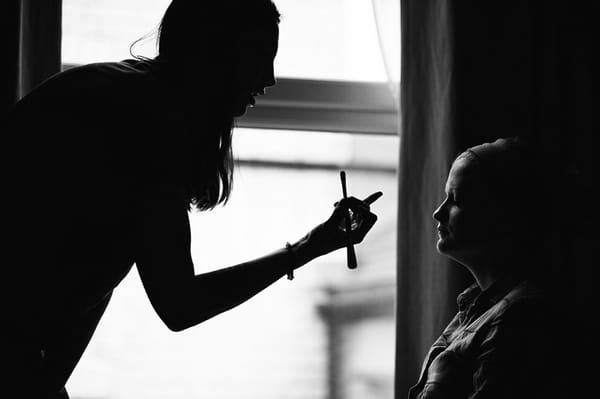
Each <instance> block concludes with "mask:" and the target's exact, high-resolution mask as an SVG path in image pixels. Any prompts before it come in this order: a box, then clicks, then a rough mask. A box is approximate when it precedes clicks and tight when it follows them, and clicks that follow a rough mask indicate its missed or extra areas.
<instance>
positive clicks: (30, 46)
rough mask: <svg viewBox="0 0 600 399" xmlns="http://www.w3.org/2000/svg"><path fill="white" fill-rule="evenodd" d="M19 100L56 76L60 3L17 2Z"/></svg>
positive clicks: (52, 0) (50, 0) (51, 0)
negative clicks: (18, 24)
mask: <svg viewBox="0 0 600 399" xmlns="http://www.w3.org/2000/svg"><path fill="white" fill-rule="evenodd" d="M20 19H21V21H22V23H21V32H20V34H21V41H20V43H21V46H20V63H19V66H20V72H21V74H20V81H19V85H20V89H19V97H22V96H24V95H25V94H27V93H28V92H29V91H31V89H33V88H34V87H35V86H37V85H38V84H40V83H41V82H43V81H44V80H45V79H47V78H48V77H50V76H52V75H54V74H55V73H58V72H60V64H61V32H62V29H61V26H62V0H21V18H20Z"/></svg>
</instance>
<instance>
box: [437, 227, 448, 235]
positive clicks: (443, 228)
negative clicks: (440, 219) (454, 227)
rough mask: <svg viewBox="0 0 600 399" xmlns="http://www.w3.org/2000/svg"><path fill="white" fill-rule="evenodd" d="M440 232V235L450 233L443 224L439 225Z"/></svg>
mask: <svg viewBox="0 0 600 399" xmlns="http://www.w3.org/2000/svg"><path fill="white" fill-rule="evenodd" d="M438 234H439V235H440V236H446V235H448V229H447V228H446V227H443V226H438Z"/></svg>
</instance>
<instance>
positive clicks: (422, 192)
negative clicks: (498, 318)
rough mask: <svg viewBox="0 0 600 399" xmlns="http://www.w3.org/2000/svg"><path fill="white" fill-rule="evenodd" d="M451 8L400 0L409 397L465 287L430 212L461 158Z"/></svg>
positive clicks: (404, 347)
mask: <svg viewBox="0 0 600 399" xmlns="http://www.w3.org/2000/svg"><path fill="white" fill-rule="evenodd" d="M452 7H453V3H452V2H444V1H435V0H403V1H402V2H401V8H402V10H401V18H402V27H401V28H402V74H401V76H402V83H401V104H402V123H401V132H400V134H401V139H400V164H399V204H398V257H397V259H398V287H397V290H398V291H397V329H396V331H397V343H396V396H397V397H398V398H404V397H406V394H407V392H408V390H409V388H410V387H411V386H412V385H414V384H415V383H416V381H417V378H418V372H419V370H420V367H421V363H422V361H423V358H424V356H425V354H426V352H427V350H428V349H429V347H430V345H431V344H432V343H433V341H434V340H435V339H436V338H437V336H439V334H440V333H441V331H442V329H443V328H444V326H445V325H446V324H447V323H448V322H449V321H450V319H451V318H452V316H453V314H454V313H455V312H456V295H457V294H458V293H459V291H460V290H461V289H463V288H464V287H465V285H466V283H467V280H466V274H465V272H464V270H463V268H462V267H461V266H458V265H456V264H452V263H451V262H449V261H448V260H447V259H446V258H444V257H442V256H440V255H439V254H438V253H437V251H436V241H437V223H436V222H435V221H434V220H433V219H432V214H433V211H434V210H435V208H436V207H437V205H438V204H439V203H440V202H441V200H442V199H443V195H444V185H445V182H446V177H447V174H448V171H449V167H450V164H451V162H452V160H453V158H454V156H455V155H456V153H457V149H458V145H457V143H458V142H459V135H458V133H457V132H456V131H455V129H454V126H453V125H454V102H453V101H454V97H455V93H454V71H453V68H454V62H455V60H454V52H453V50H454V46H455V43H454V37H453V36H454V26H453V19H452V18H453V13H452V11H453V10H452Z"/></svg>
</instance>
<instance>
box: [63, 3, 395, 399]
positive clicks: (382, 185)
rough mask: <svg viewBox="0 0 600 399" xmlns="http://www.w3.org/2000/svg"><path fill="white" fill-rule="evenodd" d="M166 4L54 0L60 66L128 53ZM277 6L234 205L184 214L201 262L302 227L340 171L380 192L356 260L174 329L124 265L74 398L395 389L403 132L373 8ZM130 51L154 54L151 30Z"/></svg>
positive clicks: (212, 264)
mask: <svg viewBox="0 0 600 399" xmlns="http://www.w3.org/2000/svg"><path fill="white" fill-rule="evenodd" d="M168 3H169V1H168V0H152V1H151V0H127V1H122V0H102V1H101V0H63V61H64V62H65V63H66V64H80V63H88V62H95V61H110V60H120V59H124V58H129V57H130V56H129V54H128V50H129V45H130V44H131V43H132V42H133V41H134V40H136V39H137V38H139V37H140V36H142V35H143V34H145V33H148V32H151V31H152V29H153V28H154V27H155V26H156V25H157V23H158V21H159V20H160V16H161V15H162V13H163V12H164V9H165V8H166V6H167V5H168ZM277 5H278V7H279V9H280V11H281V12H282V14H283V19H282V24H281V38H280V42H281V50H280V53H279V55H278V58H277V64H276V74H277V75H278V76H279V83H278V85H277V86H276V87H275V88H273V89H272V90H270V91H269V92H268V95H267V96H265V97H263V98H261V100H263V101H261V102H259V103H258V104H257V107H256V108H254V109H252V110H251V111H250V112H249V113H248V114H247V115H246V116H245V117H243V118H241V119H240V121H239V123H238V125H239V127H238V128H237V129H236V131H235V133H234V143H233V148H234V153H235V155H236V159H237V160H238V168H237V169H236V172H235V178H234V191H233V197H232V199H231V201H230V202H229V203H228V204H227V205H226V206H225V207H220V208H217V209H216V210H214V211H212V212H204V213H196V212H194V213H192V214H191V215H190V219H191V224H192V256H193V259H194V264H195V267H196V273H202V272H206V271H209V270H212V269H216V268H220V267H225V266H229V265H232V264H236V263H240V262H243V261H246V260H248V259H252V258H255V257H258V256H262V255H264V254H265V253H268V252H270V251H272V250H274V249H277V248H281V247H282V246H283V245H284V243H285V241H293V240H296V239H298V238H300V237H301V236H303V235H304V234H305V233H306V232H307V231H308V229H310V228H312V227H314V226H315V225H316V224H318V223H320V222H322V221H323V220H324V219H325V218H326V217H327V216H328V215H329V214H330V212H331V210H332V205H333V202H335V201H336V200H338V199H339V198H340V196H341V188H340V182H339V170H340V169H345V170H346V171H347V174H348V190H349V194H350V195H356V196H363V197H364V196H366V195H368V194H370V193H372V192H374V191H377V190H381V191H383V192H384V196H383V197H382V198H381V199H380V200H378V201H377V202H376V203H375V205H374V206H373V209H374V211H375V212H376V213H377V214H378V215H379V221H378V223H377V224H376V226H375V227H374V228H373V231H372V232H371V233H370V234H369V236H368V237H367V238H366V240H365V242H364V243H363V245H360V246H358V247H357V258H358V263H359V267H358V269H357V270H354V271H349V270H348V269H347V268H346V257H345V252H344V251H337V252H335V253H333V254H329V255H327V256H324V257H322V258H319V259H318V260H316V261H314V262H312V263H311V264H309V265H307V266H305V267H303V268H302V269H300V270H298V271H297V273H296V279H295V280H294V281H292V282H289V281H287V280H285V279H282V280H280V281H278V282H276V283H275V284H274V285H273V286H271V287H269V288H268V289H267V290H266V291H265V292H263V293H261V294H259V295H258V296H256V297H255V298H253V299H252V300H250V301H249V302H247V303H245V304H242V305H241V306H239V307H238V308H236V309H233V310H231V311H229V312H226V313H224V314H222V315H219V316H217V317H215V318H213V319H211V320H209V321H207V322H205V323H203V324H201V325H200V326H196V327H193V328H191V329H188V330H186V331H184V332H182V333H177V334H174V333H172V332H170V331H169V330H168V329H166V327H164V325H162V323H161V321H160V320H159V319H158V317H157V316H156V315H155V313H154V311H153V310H152V308H151V306H150V303H149V301H148V299H147V298H146V295H145V293H144V292H143V288H142V285H141V282H140V281H139V277H138V276H137V271H136V270H135V268H134V269H133V270H132V272H131V273H130V275H129V276H128V277H127V278H126V279H125V280H124V281H123V282H122V283H121V285H120V286H119V287H118V288H117V289H116V290H115V293H114V295H113V299H112V301H111V304H110V305H109V307H108V310H107V312H106V314H105V316H104V318H103V319H102V321H101V323H100V325H99V327H98V330H97V332H96V334H95V336H94V338H93V339H92V342H91V343H90V346H89V347H88V349H87V351H86V353H85V354H84V356H83V358H82V360H81V362H80V364H79V365H78V367H77V368H76V370H75V372H74V374H73V376H72V377H71V380H70V382H69V385H68V387H67V388H68V389H69V392H70V393H71V395H72V396H73V397H74V398H91V397H107V398H115V399H117V398H144V399H152V398H164V397H170V398H189V397H210V398H223V399H229V398H239V397H243V398H248V399H252V398H261V399H263V398H278V399H279V398H281V397H286V398H298V399H300V398H302V399H317V398H319V399H320V398H331V399H337V398H345V399H351V398H359V397H360V398H365V397H368V398H373V399H378V398H381V399H384V398H385V399H389V398H391V397H392V385H393V384H392V379H393V358H394V344H395V342H394V315H393V302H394V295H395V292H394V284H395V264H396V261H395V256H396V254H395V242H396V239H395V237H396V203H397V181H396V167H397V164H396V162H397V154H398V145H399V140H398V137H397V136H396V135H394V134H393V133H394V132H395V131H396V120H397V111H396V108H395V105H394V102H393V99H392V96H391V95H390V92H389V89H388V86H387V83H386V75H385V70H384V67H383V63H382V61H381V55H379V53H378V51H376V49H377V42H376V40H377V38H376V32H375V31H374V29H375V26H374V22H373V19H372V15H373V10H372V8H371V3H370V0H328V1H326V2H324V1H317V0H302V1H300V0H279V1H277ZM307 19H310V20H311V24H312V26H311V30H310V32H307V29H305V26H306V25H305V22H304V21H306V20H307ZM319 29H321V30H319ZM325 36H326V37H327V40H322V39H323V37H325ZM317 47H318V48H317ZM294 49H295V50H296V51H293V50H294ZM135 51H136V52H138V53H139V52H142V53H144V54H146V55H152V51H153V48H152V43H151V41H148V42H145V43H142V44H141V45H140V46H139V47H138V48H136V50H135ZM314 59H319V61H320V63H319V64H315V63H314V62H312V61H311V60H314ZM363 62H365V63H364V65H359V63H363ZM340 65H341V66H340ZM265 143H269V145H268V146H267V145H265Z"/></svg>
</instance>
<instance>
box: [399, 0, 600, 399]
mask: <svg viewBox="0 0 600 399" xmlns="http://www.w3.org/2000/svg"><path fill="white" fill-rule="evenodd" d="M401 8H402V66H401V67H402V74H401V76H402V83H401V102H402V104H401V105H402V123H401V129H402V131H401V149H400V173H399V208H398V295H397V358H396V359H397V364H396V397H398V398H404V397H406V395H407V392H408V389H409V387H410V386H411V385H412V384H414V383H415V382H416V379H417V376H418V372H419V371H420V367H421V362H422V360H423V357H424V356H425V354H426V352H427V350H428V348H429V346H430V345H431V343H432V342H433V340H434V339H435V338H436V337H437V336H438V335H439V334H440V332H441V330H442V329H443V327H444V326H445V324H446V323H447V322H448V321H449V320H450V318H451V317H452V315H453V314H454V313H455V311H456V301H455V300H456V295H457V294H458V293H459V292H460V290H462V289H463V288H464V287H465V286H466V285H467V284H468V283H470V282H471V281H472V280H471V278H470V276H469V275H468V274H466V273H465V272H464V270H463V268H462V267H461V266H460V265H456V264H453V263H452V262H449V261H446V260H444V259H443V258H442V257H441V256H439V255H438V254H437V253H436V250H435V242H436V230H435V228H436V224H435V223H434V221H433V220H432V218H431V214H432V212H433V210H434V209H435V207H436V206H437V204H438V203H439V202H440V201H441V200H442V198H443V187H444V184H445V180H446V176H447V173H448V171H449V166H450V163H451V162H452V160H453V159H454V157H455V156H456V155H457V154H458V152H460V151H461V150H463V149H464V148H466V147H468V146H471V145H475V144H479V143H481V142H484V141H492V140H495V139H496V138H498V137H502V136H510V135H522V136H527V137H530V138H531V139H532V140H534V142H536V143H537V145H538V146H539V148H541V150H542V151H541V152H542V154H543V156H542V158H541V159H540V162H544V166H545V168H546V170H547V179H548V181H549V182H551V184H552V191H551V193H550V195H549V196H548V203H549V204H550V205H551V206H549V209H550V211H549V213H548V215H547V216H548V218H550V219H551V220H552V222H553V223H552V225H553V229H551V231H543V232H540V234H544V236H545V237H546V251H545V258H544V259H543V260H541V261H542V262H544V263H545V264H546V265H547V268H546V270H547V273H548V275H549V276H550V277H551V281H554V282H555V288H556V294H557V297H558V298H560V300H561V303H563V304H564V306H565V309H566V310H567V311H568V312H567V315H566V316H565V318H564V319H561V320H557V325H562V326H561V327H565V326H566V327H568V328H566V329H567V330H570V332H569V333H567V334H566V335H565V341H564V342H558V343H557V347H558V346H563V347H565V346H567V347H569V352H570V353H572V354H573V356H574V358H570V359H568V361H569V362H573V366H572V367H571V368H572V369H573V370H576V371H574V372H575V373H576V374H578V377H579V378H580V379H581V381H585V380H586V377H590V376H587V375H586V368H585V367H583V365H582V363H581V364H580V363H578V362H580V361H583V359H584V358H586V357H589V356H591V353H592V350H593V347H594V346H595V345H593V344H592V343H593V342H594V341H593V338H594V337H595V336H597V334H598V330H597V328H596V327H593V326H595V324H597V323H593V319H594V316H593V315H595V314H596V313H597V304H598V300H597V299H596V298H595V295H594V291H595V286H596V282H597V281H598V279H597V274H598V272H597V269H598V266H597V265H598V261H597V259H596V255H595V254H593V252H592V250H593V249H594V245H595V243H596V241H597V239H598V229H597V226H598V216H597V212H596V207H595V206H594V205H595V204H594V196H593V195H592V192H593V191H592V189H593V185H594V184H596V183H597V182H598V174H597V173H596V170H597V169H598V168H597V160H596V159H597V158H598V157H597V156H595V152H596V151H597V148H598V146H597V145H596V143H597V139H596V135H597V133H599V132H600V129H599V125H600V122H599V119H598V117H597V115H596V110H597V109H598V106H599V105H600V96H599V94H598V90H599V89H600V84H599V83H600V79H599V75H598V70H599V69H598V67H599V65H598V63H597V61H596V60H595V55H596V54H595V53H596V52H597V48H598V44H597V41H598V39H599V38H600V36H599V35H598V28H597V26H598V22H597V21H596V19H597V18H598V17H599V16H600V13H599V12H598V11H599V10H598V8H599V7H598V5H596V4H594V2H593V1H566V0H565V1H508V2H481V1H474V0H473V1H456V2H452V1H441V0H401ZM492 222H493V221H492ZM595 227H596V228H595ZM587 370H589V368H588V369H587ZM590 378H591V377H590Z"/></svg>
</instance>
